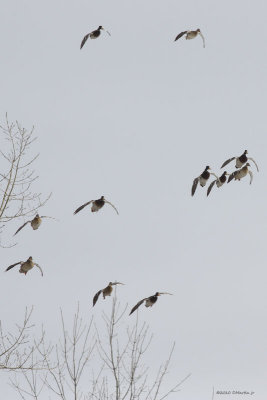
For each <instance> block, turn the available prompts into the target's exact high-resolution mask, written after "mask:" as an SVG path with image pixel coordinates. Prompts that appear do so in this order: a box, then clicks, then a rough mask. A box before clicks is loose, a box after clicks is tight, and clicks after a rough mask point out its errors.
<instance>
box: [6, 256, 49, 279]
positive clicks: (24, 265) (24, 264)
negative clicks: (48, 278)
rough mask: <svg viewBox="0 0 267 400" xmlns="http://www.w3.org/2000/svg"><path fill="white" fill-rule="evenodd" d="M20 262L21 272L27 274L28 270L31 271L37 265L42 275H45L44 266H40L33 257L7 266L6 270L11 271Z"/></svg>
mask: <svg viewBox="0 0 267 400" xmlns="http://www.w3.org/2000/svg"><path fill="white" fill-rule="evenodd" d="M19 264H20V269H19V272H20V273H22V274H25V275H26V274H27V272H28V271H30V270H31V269H32V268H33V267H34V266H36V267H37V268H39V270H40V272H41V275H42V276H44V274H43V271H42V268H41V267H40V265H38V264H37V263H34V262H33V261H32V257H29V258H28V260H27V261H19V262H17V263H15V264H12V265H10V266H9V267H7V269H6V271H9V270H10V269H11V268H14V267H15V266H16V265H19Z"/></svg>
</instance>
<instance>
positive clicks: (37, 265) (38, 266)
mask: <svg viewBox="0 0 267 400" xmlns="http://www.w3.org/2000/svg"><path fill="white" fill-rule="evenodd" d="M34 265H36V267H37V268H39V270H40V272H41V275H42V276H44V273H43V270H42V268H41V267H40V265H39V264H37V263H34Z"/></svg>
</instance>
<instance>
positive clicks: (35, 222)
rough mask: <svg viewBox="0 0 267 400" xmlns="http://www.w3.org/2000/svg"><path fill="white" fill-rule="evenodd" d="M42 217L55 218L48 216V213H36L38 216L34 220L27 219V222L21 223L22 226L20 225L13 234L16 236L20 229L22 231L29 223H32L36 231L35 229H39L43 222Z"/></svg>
mask: <svg viewBox="0 0 267 400" xmlns="http://www.w3.org/2000/svg"><path fill="white" fill-rule="evenodd" d="M42 218H52V219H55V218H53V217H47V216H46V215H42V216H41V217H40V215H39V214H36V216H35V217H34V218H33V219H32V220H30V221H27V222H25V224H23V225H21V226H20V227H19V229H18V230H17V231H16V232H15V233H14V235H13V236H15V235H16V234H17V233H18V232H19V231H21V229H22V228H24V226H26V225H27V224H28V223H30V224H31V227H32V229H33V230H34V231H35V230H36V229H38V228H39V226H40V225H41V223H42Z"/></svg>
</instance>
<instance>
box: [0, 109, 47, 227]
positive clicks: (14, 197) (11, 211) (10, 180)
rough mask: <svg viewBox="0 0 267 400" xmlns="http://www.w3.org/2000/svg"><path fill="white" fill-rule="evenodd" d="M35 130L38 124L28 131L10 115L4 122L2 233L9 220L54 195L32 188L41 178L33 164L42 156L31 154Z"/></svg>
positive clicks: (0, 185) (0, 179)
mask: <svg viewBox="0 0 267 400" xmlns="http://www.w3.org/2000/svg"><path fill="white" fill-rule="evenodd" d="M33 131H34V127H33V128H32V129H31V131H29V132H28V131H27V130H26V129H25V128H22V127H21V126H20V124H19V123H18V122H17V121H16V123H10V122H9V121H8V118H7V115H6V121H5V126H0V132H1V133H2V135H1V136H2V140H1V146H0V159H1V158H2V162H1V165H3V167H2V168H3V170H2V171H1V172H0V196H1V197H0V233H1V232H2V230H3V228H4V226H5V223H6V222H9V221H10V220H13V219H14V218H19V217H23V216H26V215H33V214H34V213H36V211H37V209H38V208H40V207H42V206H43V205H44V204H45V203H46V202H47V200H48V199H49V197H50V195H51V194H50V195H49V196H48V197H47V198H45V199H42V198H41V194H40V193H35V192H33V191H32V185H33V182H34V181H35V180H36V179H38V176H37V175H36V174H35V171H34V170H33V168H32V164H33V163H34V161H35V160H36V159H37V157H38V156H39V154H37V155H35V156H32V157H31V156H30V147H31V145H32V143H33V142H34V141H35V140H36V138H34V137H33Z"/></svg>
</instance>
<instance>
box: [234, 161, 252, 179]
mask: <svg viewBox="0 0 267 400" xmlns="http://www.w3.org/2000/svg"><path fill="white" fill-rule="evenodd" d="M248 167H250V164H249V163H246V165H245V166H244V167H242V168H241V169H239V170H237V171H234V172H233V173H232V174H231V175H230V176H229V178H228V183H229V182H231V180H233V179H234V180H235V181H240V180H241V179H242V178H244V177H245V176H246V175H247V174H249V175H250V184H251V183H252V180H253V174H252V172H251V171H250V170H249V169H248Z"/></svg>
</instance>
